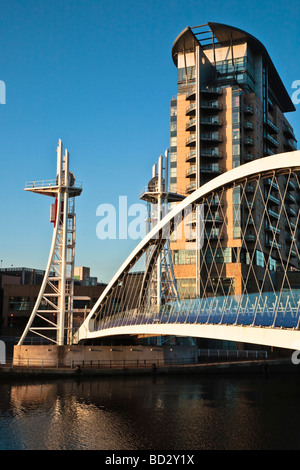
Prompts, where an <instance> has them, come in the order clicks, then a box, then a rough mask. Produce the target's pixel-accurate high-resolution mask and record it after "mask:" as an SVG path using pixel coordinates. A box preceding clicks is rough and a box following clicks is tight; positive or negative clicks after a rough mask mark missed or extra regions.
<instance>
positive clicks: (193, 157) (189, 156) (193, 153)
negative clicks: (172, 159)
mask: <svg viewBox="0 0 300 470" xmlns="http://www.w3.org/2000/svg"><path fill="white" fill-rule="evenodd" d="M185 161H186V162H194V161H196V150H191V151H190V152H189V153H188V154H187V155H186V157H185Z"/></svg>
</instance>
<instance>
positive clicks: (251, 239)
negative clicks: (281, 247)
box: [245, 233, 257, 242]
mask: <svg viewBox="0 0 300 470" xmlns="http://www.w3.org/2000/svg"><path fill="white" fill-rule="evenodd" d="M245 240H246V242H255V241H256V240H257V237H256V235H254V234H253V233H246V235H245Z"/></svg>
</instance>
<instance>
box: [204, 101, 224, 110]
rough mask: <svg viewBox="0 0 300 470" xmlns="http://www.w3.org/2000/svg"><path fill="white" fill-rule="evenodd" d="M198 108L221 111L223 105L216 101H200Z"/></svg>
mask: <svg viewBox="0 0 300 470" xmlns="http://www.w3.org/2000/svg"><path fill="white" fill-rule="evenodd" d="M200 107H201V108H202V109H207V110H211V109H212V110H215V111H221V109H223V105H222V104H220V103H219V102H218V100H215V101H201V103H200Z"/></svg>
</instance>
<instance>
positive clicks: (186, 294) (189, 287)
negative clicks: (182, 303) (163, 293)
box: [176, 278, 196, 299]
mask: <svg viewBox="0 0 300 470" xmlns="http://www.w3.org/2000/svg"><path fill="white" fill-rule="evenodd" d="M176 283H177V290H178V294H179V296H180V298H181V299H191V298H194V297H195V294H196V279H194V278H191V279H177V280H176Z"/></svg>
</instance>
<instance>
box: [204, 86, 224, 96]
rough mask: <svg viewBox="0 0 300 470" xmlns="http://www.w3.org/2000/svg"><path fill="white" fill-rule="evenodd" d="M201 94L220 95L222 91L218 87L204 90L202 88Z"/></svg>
mask: <svg viewBox="0 0 300 470" xmlns="http://www.w3.org/2000/svg"><path fill="white" fill-rule="evenodd" d="M200 91H201V93H204V94H209V95H222V93H223V91H222V88H220V87H213V86H211V87H209V86H208V87H206V88H202V89H201V90H200Z"/></svg>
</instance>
